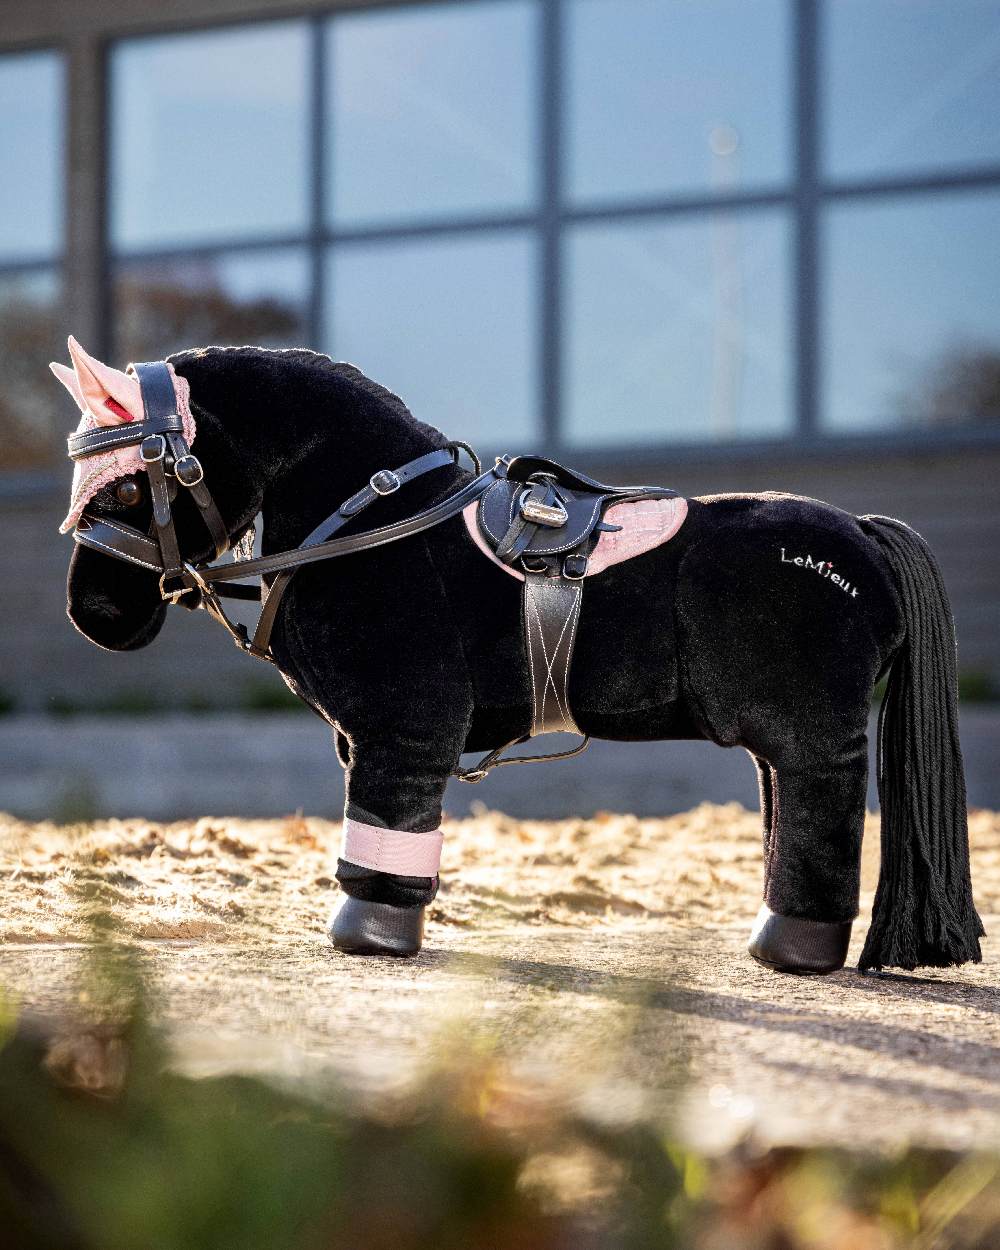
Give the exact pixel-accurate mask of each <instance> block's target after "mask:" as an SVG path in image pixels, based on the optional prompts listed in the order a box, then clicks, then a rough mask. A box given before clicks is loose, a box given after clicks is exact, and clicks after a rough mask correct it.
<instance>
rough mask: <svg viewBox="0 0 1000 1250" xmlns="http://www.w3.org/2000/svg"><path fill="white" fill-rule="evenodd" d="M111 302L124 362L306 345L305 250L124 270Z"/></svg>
mask: <svg viewBox="0 0 1000 1250" xmlns="http://www.w3.org/2000/svg"><path fill="white" fill-rule="evenodd" d="M114 300H115V311H116V314H117V318H116V329H117V350H116V357H117V358H120V359H121V360H159V359H161V358H162V357H163V356H166V355H168V354H169V353H170V352H176V351H180V350H181V349H183V348H185V347H204V346H205V345H207V344H218V345H220V346H226V347H239V346H241V345H243V344H246V343H253V344H260V345H261V346H263V347H293V346H297V345H299V344H301V343H305V342H307V341H308V339H309V332H308V307H309V264H308V260H307V258H306V255H305V252H304V250H303V249H300V248H280V249H277V248H276V249H273V250H272V249H269V250H262V251H257V250H256V249H255V250H253V251H248V252H237V253H230V254H228V255H226V254H222V255H217V256H211V257H189V258H185V257H177V258H171V259H169V260H157V261H130V262H126V263H123V264H120V265H119V266H118V267H117V271H116V274H115V281H114Z"/></svg>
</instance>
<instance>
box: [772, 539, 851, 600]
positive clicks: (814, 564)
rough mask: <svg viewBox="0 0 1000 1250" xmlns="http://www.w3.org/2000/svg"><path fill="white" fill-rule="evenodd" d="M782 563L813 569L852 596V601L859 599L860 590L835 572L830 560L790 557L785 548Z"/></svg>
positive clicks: (807, 556)
mask: <svg viewBox="0 0 1000 1250" xmlns="http://www.w3.org/2000/svg"><path fill="white" fill-rule="evenodd" d="M781 563H782V564H795V565H797V566H798V567H799V568H800V569H813V570H815V572H817V573H818V574H819V575H820V577H826V578H828V579H829V580H830V581H831V582H833V584H834V586H839V587H840V589H841V590H842V591H843V592H844V594H846V595H850V596H851V598H852V599H857V597H858V588H857V586H854V585H852V583H851V582H849V581H848V580H847V578H846V577H841V575H840V574H839V573H835V572H834V571H833V563H832V561H830V560H814V559H813V558H812V556H811V555H808V554H806V555H804V556H790V555H786V554H785V549H784V547H782V548H781Z"/></svg>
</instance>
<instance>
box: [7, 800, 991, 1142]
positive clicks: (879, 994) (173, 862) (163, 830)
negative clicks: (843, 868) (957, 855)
mask: <svg viewBox="0 0 1000 1250" xmlns="http://www.w3.org/2000/svg"><path fill="white" fill-rule="evenodd" d="M970 826H971V838H972V845H973V857H974V881H975V886H976V895H977V901H978V903H979V906H980V911H981V913H982V915H983V919H984V921H985V923H986V926H987V929H988V931H990V932H996V931H998V929H1000V815H998V814H995V813H990V812H985V811H975V812H973V813H972V814H971V818H970ZM338 835H339V829H338V827H337V826H336V825H331V824H329V823H327V822H323V821H320V820H316V819H303V818H301V817H291V818H289V819H286V820H283V821H257V822H255V821H246V820H235V819H233V820H229V819H215V818H205V819H202V820H199V821H197V822H195V823H193V824H192V823H188V824H178V825H158V824H152V823H150V822H148V821H141V820H132V821H102V822H98V823H95V824H92V825H76V826H55V825H50V824H26V823H23V822H19V821H16V820H13V819H11V818H3V817H0V984H2V985H3V986H4V987H6V989H7V990H8V991H10V992H12V993H13V994H14V995H15V996H16V997H17V999H18V1000H19V1001H20V1002H21V1003H22V1004H23V1005H24V1006H25V1007H27V1008H35V1009H39V1010H46V1011H52V1010H63V1009H64V1008H65V1007H66V1005H67V1004H69V1003H71V1002H72V1001H73V1000H74V998H75V997H76V996H77V994H78V993H79V984H80V981H79V978H80V974H81V967H82V961H83V949H84V948H83V942H84V940H85V939H86V936H87V915H88V913H89V911H90V910H92V909H94V908H98V909H103V910H106V911H110V912H111V913H112V914H113V916H114V917H115V920H116V923H117V926H118V927H119V929H120V931H121V932H122V933H123V934H125V935H127V936H128V937H129V938H130V939H131V940H132V941H133V942H134V943H136V944H137V945H138V947H139V948H140V950H141V951H142V958H143V961H144V964H145V966H146V968H147V969H148V971H149V974H150V979H151V982H152V984H153V985H154V987H155V991H156V993H157V995H158V999H159V1006H160V1010H161V1012H162V1014H163V1016H164V1018H165V1020H166V1022H167V1024H168V1026H169V1028H170V1030H171V1035H172V1038H173V1040H174V1043H175V1046H176V1054H177V1057H178V1058H177V1061H178V1063H179V1064H180V1065H181V1066H183V1067H185V1068H186V1069H187V1070H189V1071H193V1072H215V1071H221V1070H229V1069H241V1070H256V1071H266V1072H268V1073H271V1074H274V1075H275V1076H276V1077H277V1078H278V1079H286V1078H294V1079H299V1078H302V1077H305V1078H308V1079H312V1080H325V1079H329V1078H330V1076H331V1075H332V1076H334V1077H335V1078H336V1079H338V1080H339V1081H341V1082H343V1083H346V1084H347V1085H349V1086H350V1087H352V1088H355V1089H357V1090H358V1091H359V1092H360V1093H361V1094H362V1095H364V1096H367V1095H368V1094H369V1093H372V1094H377V1093H378V1092H379V1091H385V1090H389V1089H394V1088H400V1087H402V1086H405V1084H406V1082H407V1081H409V1080H412V1079H413V1078H414V1077H415V1076H417V1075H419V1073H420V1072H421V1071H422V1070H423V1069H424V1068H425V1067H426V1066H428V1065H430V1064H432V1063H433V1062H434V1061H435V1059H437V1058H439V1057H440V1055H441V1054H442V1053H447V1052H448V1051H449V1050H450V1049H461V1048H468V1047H472V1046H484V1047H490V1048H492V1049H493V1050H494V1051H495V1052H496V1055H497V1057H498V1062H502V1063H503V1064H504V1065H505V1066H506V1068H507V1070H508V1071H509V1073H510V1074H511V1076H512V1078H513V1079H515V1080H520V1079H523V1080H525V1081H529V1080H530V1081H531V1082H534V1083H536V1084H540V1085H550V1086H552V1087H558V1089H559V1090H560V1092H561V1093H562V1095H563V1096H566V1095H567V1093H568V1095H569V1096H570V1097H572V1098H574V1099H579V1100H580V1101H581V1103H582V1104H584V1105H586V1107H587V1108H588V1110H589V1111H590V1112H593V1111H594V1109H595V1108H597V1109H598V1110H599V1111H600V1112H601V1113H604V1114H607V1116H608V1117H609V1118H613V1119H620V1118H630V1117H634V1116H636V1115H652V1116H666V1115H668V1114H673V1113H674V1109H675V1108H677V1107H679V1110H677V1111H676V1114H678V1115H680V1116H681V1118H682V1123H683V1125H684V1128H685V1131H686V1132H687V1133H688V1135H689V1136H691V1137H692V1138H693V1139H694V1140H695V1141H697V1143H698V1144H700V1145H705V1146H709V1147H712V1146H719V1147H723V1146H726V1145H728V1144H730V1142H731V1141H732V1140H734V1139H736V1138H738V1137H739V1136H741V1135H743V1134H745V1133H747V1132H752V1133H754V1134H755V1135H757V1136H758V1137H759V1138H760V1139H762V1140H764V1141H767V1142H778V1143H782V1142H804V1143H808V1142H816V1141H820V1142H834V1143H842V1144H847V1145H863V1146H874V1147H885V1148H891V1147H893V1146H895V1145H897V1144H901V1143H904V1142H906V1141H915V1142H921V1143H930V1144H942V1145H948V1146H954V1147H968V1146H970V1145H971V1146H975V1145H1000V952H998V948H997V945H996V942H992V943H991V942H987V943H986V945H985V958H984V962H983V963H982V964H981V965H978V966H969V967H964V968H961V969H949V970H943V971H927V972H924V973H917V974H904V973H901V974H898V975H897V974H881V975H868V976H864V977H862V976H859V975H858V974H857V973H856V972H854V971H844V972H842V973H839V974H837V975H835V976H832V977H827V978H821V979H801V978H791V977H783V976H779V975H776V974H773V973H770V972H767V971H765V970H763V969H761V968H758V967H757V966H756V965H755V964H754V963H752V961H750V960H749V958H748V957H747V956H746V954H745V942H746V936H747V932H748V930H749V926H750V923H751V921H752V919H753V916H754V914H755V912H756V910H757V907H758V905H759V899H760V881H761V852H760V838H759V817H758V816H757V814H756V813H751V812H747V811H746V810H744V809H743V808H742V807H740V806H739V805H737V804H728V805H725V806H711V805H708V804H703V805H702V806H700V807H697V808H695V809H694V810H692V811H690V812H688V813H685V814H683V815H679V816H673V817H670V818H667V819H637V818H635V817H631V816H621V815H611V814H598V815H597V816H596V817H595V818H594V819H592V820H586V821H584V820H564V821H549V822H541V821H538V822H532V821H525V820H515V819H512V818H509V817H506V816H503V815H500V814H497V813H492V812H481V813H479V814H478V815H477V816H475V817H473V818H470V819H468V820H462V821H452V822H449V823H448V824H447V825H446V839H445V859H444V864H443V869H442V872H443V881H444V885H443V888H442V890H441V893H440V895H439V898H438V901H437V903H436V904H435V906H434V908H433V911H432V915H431V923H430V925H429V931H428V936H427V942H426V946H425V949H424V951H423V952H422V954H421V955H420V956H419V957H418V958H417V959H415V960H410V961H397V960H390V959H375V960H373V959H358V958H353V959H352V958H349V957H346V956H342V955H339V954H337V953H336V952H334V951H333V950H332V949H331V948H330V947H329V946H328V945H327V943H326V940H325V937H324V934H323V928H324V923H325V920H326V917H327V914H328V912H329V911H330V909H331V907H332V906H333V905H334V904H335V902H336V898H335V894H336V886H335V883H334V882H333V881H332V869H333V864H334V857H333V855H334V848H335V847H336V844H337V841H338ZM877 860H878V821H877V818H869V824H868V830H867V836H866V852H865V872H864V882H865V893H864V896H863V898H862V918H861V920H860V921H859V922H858V924H857V925H856V936H855V942H854V944H853V945H852V952H851V954H852V959H856V957H857V954H858V953H859V951H860V944H861V939H862V938H863V935H864V930H865V925H866V923H867V916H868V914H869V910H870V906H871V891H872V888H873V886H874V883H875V877H876V873H877ZM678 1091H680V1092H679V1093H678Z"/></svg>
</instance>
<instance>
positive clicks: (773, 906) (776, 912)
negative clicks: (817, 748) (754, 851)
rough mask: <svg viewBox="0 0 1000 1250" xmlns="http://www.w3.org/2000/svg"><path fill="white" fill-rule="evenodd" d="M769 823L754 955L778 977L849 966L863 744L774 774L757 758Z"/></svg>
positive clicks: (854, 912)
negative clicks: (846, 964) (780, 974)
mask: <svg viewBox="0 0 1000 1250" xmlns="http://www.w3.org/2000/svg"><path fill="white" fill-rule="evenodd" d="M755 763H756V764H757V768H758V775H759V779H760V793H761V812H762V816H763V821H764V903H763V905H762V907H761V909H760V911H759V912H758V915H757V919H756V921H755V922H754V926H753V930H752V932H751V934H750V943H749V953H750V955H751V956H752V957H753V958H754V959H755V960H756V961H757V962H758V963H760V964H763V965H764V966H765V967H768V968H772V969H774V970H775V971H778V972H790V973H798V974H801V975H809V974H813V975H816V974H823V973H829V972H836V971H838V970H839V969H840V968H842V967H843V966H844V962H845V960H846V958H847V948H848V945H849V943H850V940H851V928H852V924H853V921H854V918H855V916H856V915H857V911H858V895H859V892H860V869H861V837H862V833H863V831H864V816H865V796H866V792H867V784H868V756H867V747H866V744H865V741H864V738H863V736H862V738H861V740H860V742H855V743H854V744H852V746H851V747H850V749H848V750H843V751H834V752H831V753H830V755H829V756H828V757H827V758H823V759H813V760H805V761H796V762H795V764H794V765H787V766H784V767H782V766H779V767H773V766H772V765H771V764H769V763H768V762H767V761H766V760H763V759H761V758H759V757H755Z"/></svg>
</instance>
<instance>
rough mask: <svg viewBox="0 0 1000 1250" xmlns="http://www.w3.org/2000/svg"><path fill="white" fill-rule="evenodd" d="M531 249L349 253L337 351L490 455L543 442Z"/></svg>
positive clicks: (335, 318)
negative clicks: (539, 421) (539, 436)
mask: <svg viewBox="0 0 1000 1250" xmlns="http://www.w3.org/2000/svg"><path fill="white" fill-rule="evenodd" d="M535 286H536V284H535V248H534V243H533V240H532V238H531V237H530V236H528V235H525V234H521V233H520V232H518V233H504V234H502V235H486V236H484V235H481V234H480V235H475V236H463V237H460V238H455V237H451V238H439V239H434V240H430V241H425V242H419V243H414V242H406V243H381V244H371V245H363V246H362V245H357V244H351V245H342V246H340V247H339V248H337V249H336V250H335V251H334V252H333V254H332V256H331V258H330V268H329V291H330V295H331V304H330V308H329V311H328V315H327V327H328V339H329V347H330V350H331V352H332V353H333V354H334V355H335V356H336V357H337V358H338V359H341V360H350V361H352V362H353V363H354V364H356V365H357V366H358V367H359V368H360V369H363V370H364V372H365V373H367V374H368V375H369V376H370V377H372V378H374V379H375V380H376V381H377V382H381V383H382V384H383V385H384V386H387V387H389V389H390V390H393V391H395V392H396V393H397V394H398V395H400V396H401V397H402V399H403V400H404V402H405V403H406V404H407V406H408V407H409V408H410V409H411V411H412V412H413V414H414V415H415V416H416V417H419V418H420V420H422V421H427V422H429V423H430V424H431V425H434V426H437V427H438V429H441V430H444V431H445V433H447V434H449V435H450V436H451V437H453V438H464V439H468V440H470V441H473V442H476V443H478V444H480V445H481V446H482V447H485V448H492V449H494V450H499V449H502V448H505V447H507V446H508V445H510V446H516V445H517V444H518V443H523V441H524V440H525V439H529V440H536V437H537V425H536V411H537V402H536V395H535V379H536V372H537V362H536V355H535V353H536V345H537V341H538V336H537V333H536V329H535V309H534V306H535V299H534V294H535Z"/></svg>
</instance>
